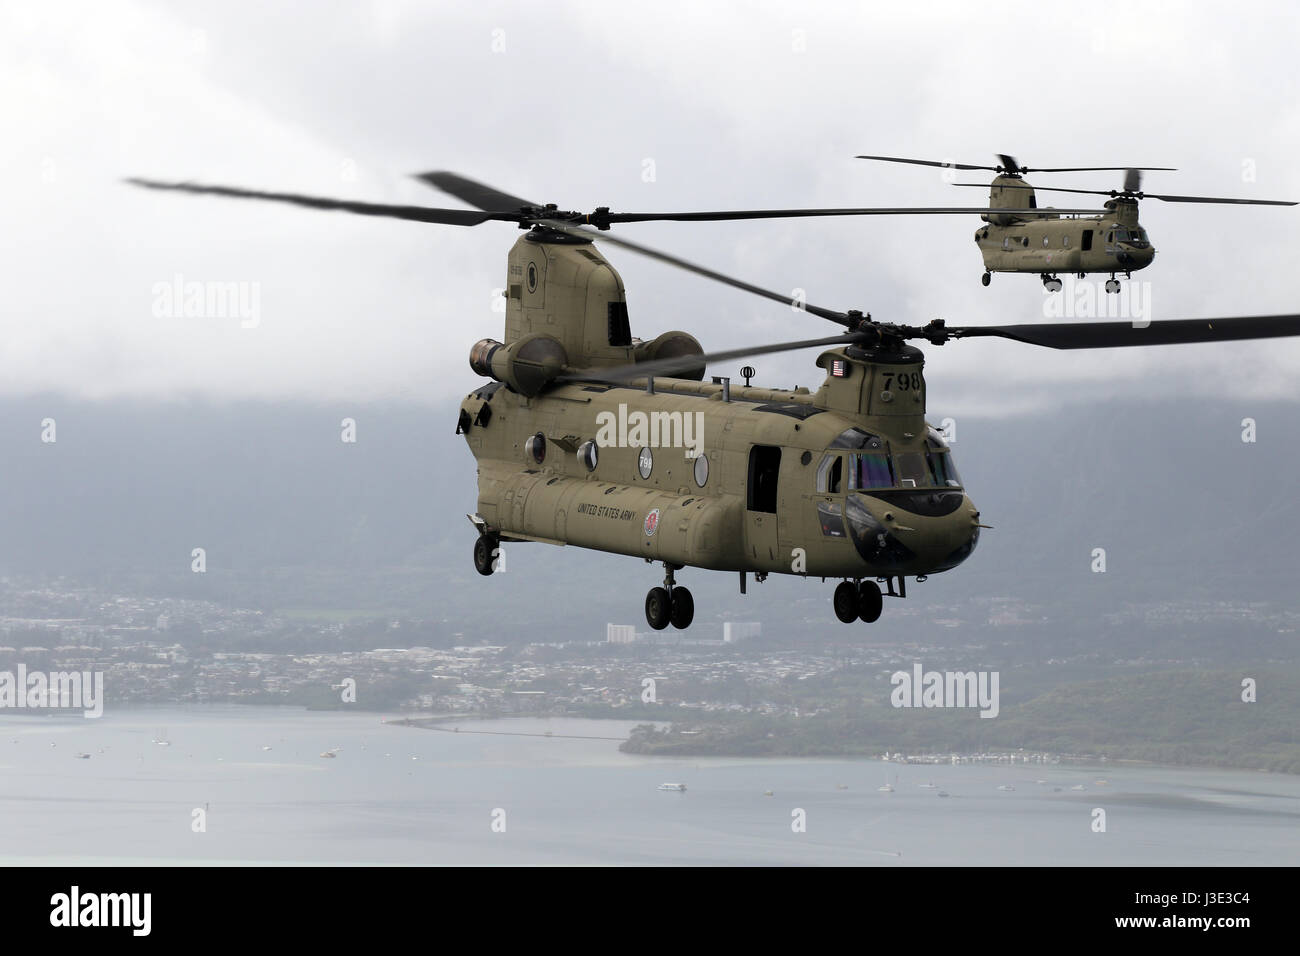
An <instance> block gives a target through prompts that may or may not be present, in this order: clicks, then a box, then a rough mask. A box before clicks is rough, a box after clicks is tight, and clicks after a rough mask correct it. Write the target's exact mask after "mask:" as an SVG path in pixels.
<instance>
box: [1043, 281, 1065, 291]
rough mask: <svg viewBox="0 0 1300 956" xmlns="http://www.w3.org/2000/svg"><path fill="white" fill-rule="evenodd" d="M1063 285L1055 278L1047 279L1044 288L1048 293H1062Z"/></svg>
mask: <svg viewBox="0 0 1300 956" xmlns="http://www.w3.org/2000/svg"><path fill="white" fill-rule="evenodd" d="M1061 285H1062V283H1061V280H1060V279H1055V278H1053V279H1046V280H1044V282H1043V288H1045V289H1046V290H1047V291H1048V292H1060V291H1061Z"/></svg>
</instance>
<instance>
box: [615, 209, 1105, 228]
mask: <svg viewBox="0 0 1300 956" xmlns="http://www.w3.org/2000/svg"><path fill="white" fill-rule="evenodd" d="M995 212H996V213H1002V214H1004V215H1007V214H1010V215H1013V216H1014V215H1026V216H1027V215H1032V214H1033V213H1036V212H1039V210H1037V209H990V208H987V207H976V208H972V207H969V206H880V207H867V208H858V209H728V210H722V211H718V212H612V213H605V214H602V215H600V216H599V224H600V225H604V224H605V223H622V222H664V221H667V222H724V221H727V220H733V219H808V218H815V217H821V216H986V215H989V214H990V213H995ZM1057 212H1070V213H1091V214H1093V215H1098V214H1100V213H1101V212H1104V210H1100V209H1059V210H1057ZM596 218H597V217H596V216H593V221H596Z"/></svg>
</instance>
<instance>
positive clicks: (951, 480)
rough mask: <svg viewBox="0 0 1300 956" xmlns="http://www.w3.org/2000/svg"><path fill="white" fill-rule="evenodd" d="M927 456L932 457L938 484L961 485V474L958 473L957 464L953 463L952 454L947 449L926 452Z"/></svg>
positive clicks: (954, 486)
mask: <svg viewBox="0 0 1300 956" xmlns="http://www.w3.org/2000/svg"><path fill="white" fill-rule="evenodd" d="M926 457H927V458H929V459H930V470H931V471H933V472H934V483H935V484H936V485H938V486H939V487H940V488H960V487H961V475H959V474H957V466H956V465H954V464H953V463H952V455H950V454H949V453H948V452H947V451H931V452H927V453H926Z"/></svg>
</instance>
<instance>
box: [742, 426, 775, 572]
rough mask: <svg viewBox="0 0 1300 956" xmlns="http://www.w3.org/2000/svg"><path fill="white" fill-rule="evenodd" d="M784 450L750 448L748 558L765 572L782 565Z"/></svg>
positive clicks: (746, 493) (764, 447)
mask: <svg viewBox="0 0 1300 956" xmlns="http://www.w3.org/2000/svg"><path fill="white" fill-rule="evenodd" d="M780 475H781V449H780V447H778V446H776V445H754V446H752V447H751V448H750V449H749V475H748V478H747V480H746V485H745V555H746V556H747V557H748V558H749V560H750V561H752V562H754V565H755V567H757V568H761V569H764V570H766V569H775V568H776V567H778V566H779V565H780V563H781V556H780V549H779V546H778V544H777V524H776V515H777V504H778V502H779V500H780V499H779V495H778V484H779V478H780Z"/></svg>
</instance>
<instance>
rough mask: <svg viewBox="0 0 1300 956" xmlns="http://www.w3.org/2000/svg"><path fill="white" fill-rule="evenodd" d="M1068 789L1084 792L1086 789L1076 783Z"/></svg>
mask: <svg viewBox="0 0 1300 956" xmlns="http://www.w3.org/2000/svg"><path fill="white" fill-rule="evenodd" d="M1070 789H1071V790H1084V789H1086V788H1085V787H1084V785H1083V784H1081V783H1076V784H1075V785H1074V786H1073V787H1071V788H1070Z"/></svg>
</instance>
